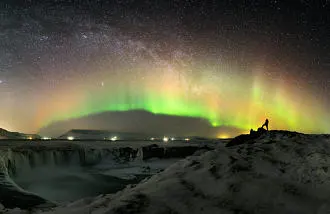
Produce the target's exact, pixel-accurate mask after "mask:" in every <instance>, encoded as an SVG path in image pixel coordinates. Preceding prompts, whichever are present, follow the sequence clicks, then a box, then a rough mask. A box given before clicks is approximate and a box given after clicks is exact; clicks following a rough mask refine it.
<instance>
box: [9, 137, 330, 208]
mask: <svg viewBox="0 0 330 214" xmlns="http://www.w3.org/2000/svg"><path fill="white" fill-rule="evenodd" d="M329 195H330V137H329V136H328V135H303V134H299V133H290V132H282V131H272V132H269V133H267V134H264V135H262V136H261V137H259V138H258V139H255V140H254V143H251V142H250V143H249V144H242V145H238V146H232V147H220V148H217V149H216V150H214V151H210V152H206V153H203V154H202V155H201V156H191V157H189V158H186V159H184V160H181V161H179V162H177V163H175V164H174V165H172V166H170V167H169V168H168V169H166V170H165V171H163V172H162V173H160V174H157V175H155V176H153V177H152V178H150V179H149V180H146V181H144V182H142V183H140V184H138V185H137V186H134V187H128V188H126V189H125V190H123V191H120V192H118V193H116V194H114V195H105V196H99V197H97V198H92V199H82V200H80V201H77V202H75V203H72V204H68V205H65V206H62V207H58V208H56V209H54V210H51V211H47V212H46V211H45V212H42V211H41V210H39V211H36V212H37V213H81V214H83V213H93V214H94V213H95V214H96V213H107V214H112V213H117V214H119V213H148V214H149V213H159V214H161V213H162V214H163V213H189V214H194V213H210V214H214V213H274V214H277V213H288V214H294V213H299V214H304V213H317V214H323V213H330V197H329ZM8 213H10V212H9V211H8Z"/></svg>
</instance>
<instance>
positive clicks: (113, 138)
mask: <svg viewBox="0 0 330 214" xmlns="http://www.w3.org/2000/svg"><path fill="white" fill-rule="evenodd" d="M117 139H118V138H117V136H114V137H112V138H111V139H110V140H111V141H116V140H117Z"/></svg>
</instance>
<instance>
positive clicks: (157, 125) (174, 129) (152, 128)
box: [39, 110, 244, 138]
mask: <svg viewBox="0 0 330 214" xmlns="http://www.w3.org/2000/svg"><path fill="white" fill-rule="evenodd" d="M72 129H74V130H95V129H97V130H111V131H114V132H125V133H144V134H148V135H174V136H175V135H176V136H201V137H211V138H215V137H217V136H219V134H224V135H226V136H231V137H233V136H236V135H237V133H242V132H243V131H244V130H240V129H238V128H235V127H230V126H219V127H212V126H211V125H210V123H209V121H207V120H206V119H203V118H198V117H182V116H173V115H164V114H153V113H150V112H147V111H144V110H132V111H124V112H115V111H108V112H103V113H97V114H92V115H88V116H83V117H80V118H75V119H68V120H63V121H57V122H54V123H51V124H49V125H47V126H45V127H43V128H41V129H40V130H39V134H41V135H43V136H49V137H58V136H62V135H63V133H66V132H67V131H68V130H71V131H74V130H72ZM75 132H76V131H75Z"/></svg>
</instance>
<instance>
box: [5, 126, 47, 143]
mask: <svg viewBox="0 0 330 214" xmlns="http://www.w3.org/2000/svg"><path fill="white" fill-rule="evenodd" d="M40 138H41V137H40V136H39V135H36V134H24V133H20V132H10V131H7V130H6V129H3V128H0V140H5V139H40Z"/></svg>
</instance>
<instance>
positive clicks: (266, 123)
mask: <svg viewBox="0 0 330 214" xmlns="http://www.w3.org/2000/svg"><path fill="white" fill-rule="evenodd" d="M268 123H269V121H268V119H266V121H265V123H264V124H263V125H262V126H261V128H264V126H266V129H267V131H268Z"/></svg>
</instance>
